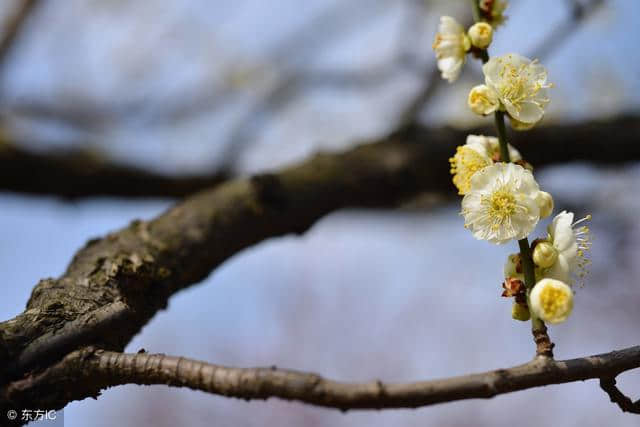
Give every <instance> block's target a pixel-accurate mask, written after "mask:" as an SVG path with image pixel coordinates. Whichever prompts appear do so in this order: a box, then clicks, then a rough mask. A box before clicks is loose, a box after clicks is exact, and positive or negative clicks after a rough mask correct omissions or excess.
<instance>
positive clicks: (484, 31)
mask: <svg viewBox="0 0 640 427" xmlns="http://www.w3.org/2000/svg"><path fill="white" fill-rule="evenodd" d="M469 39H470V40H471V44H472V45H474V46H475V47H477V48H480V49H486V48H487V47H488V46H489V45H490V44H491V40H492V39H493V28H491V25H489V24H487V23H486V22H478V23H476V24H473V25H472V26H471V28H469Z"/></svg>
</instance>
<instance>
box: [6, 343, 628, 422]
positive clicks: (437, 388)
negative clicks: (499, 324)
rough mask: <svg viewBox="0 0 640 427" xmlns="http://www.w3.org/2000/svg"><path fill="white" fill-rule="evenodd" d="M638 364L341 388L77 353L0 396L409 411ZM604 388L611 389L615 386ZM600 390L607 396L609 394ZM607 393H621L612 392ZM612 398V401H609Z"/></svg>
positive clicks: (569, 363) (571, 363)
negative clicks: (146, 388)
mask: <svg viewBox="0 0 640 427" xmlns="http://www.w3.org/2000/svg"><path fill="white" fill-rule="evenodd" d="M638 367H640V346H636V347H630V348H626V349H624V350H620V351H613V352H610V353H605V354H598V355H595V356H589V357H583V358H578V359H571V360H563V361H555V360H552V359H549V358H545V357H538V358H535V359H534V360H532V361H531V362H529V363H525V364H524V365H519V366H515V367H512V368H508V369H498V370H495V371H488V372H482V373H478V374H471V375H464V376H459V377H451V378H446V379H438V380H429V381H420V382H413V383H405V384H394V383H382V382H381V381H371V382H367V383H344V382H338V381H334V380H329V379H325V378H323V377H321V376H319V375H317V374H313V373H305V372H298V371H292V370H285V369H278V368H276V367H275V366H273V367H267V368H230V367H225V366H219V365H213V364H210V363H206V362H200V361H197V360H191V359H187V358H183V357H170V356H165V355H164V354H153V355H150V354H146V353H137V354H124V353H116V352H111V351H104V350H95V349H93V348H85V349H82V350H79V351H75V352H73V353H71V354H69V355H67V356H66V357H65V358H64V359H63V360H61V361H60V362H58V363H56V364H55V365H53V366H51V367H49V368H47V369H46V370H44V371H43V372H41V373H38V374H35V375H32V376H29V377H27V378H25V379H22V380H19V381H16V382H14V383H12V384H10V385H9V386H8V387H7V388H5V389H4V390H3V391H2V393H3V396H2V398H3V400H5V401H7V402H11V404H13V405H15V407H17V408H21V407H24V404H25V403H29V402H31V401H32V400H33V396H34V395H35V396H40V395H43V394H44V395H45V396H50V398H45V400H42V403H43V404H44V405H46V407H47V408H54V409H59V408H62V407H64V406H65V405H66V404H67V403H68V402H69V401H71V400H78V399H84V398H86V397H96V396H98V395H99V393H100V391H101V390H102V389H105V388H107V387H112V386H116V385H123V384H147V385H149V384H167V385H170V386H176V387H189V388H191V389H194V390H202V391H205V392H209V393H212V394H218V395H223V396H229V397H236V398H241V399H246V400H250V399H267V398H270V397H279V398H282V399H286V400H297V401H301V402H304V403H309V404H313V405H318V406H325V407H330V408H336V409H340V410H349V409H384V408H417V407H422V406H428V405H433V404H436V403H442V402H452V401H456V400H463V399H474V398H491V397H494V396H497V395H500V394H505V393H511V392H514V391H518V390H525V389H529V388H534V387H541V386H546V385H551V384H563V383H568V382H574V381H584V380H588V379H599V378H611V377H614V376H616V375H618V374H620V373H621V372H624V371H628V370H630V369H635V368H638ZM603 382H606V383H607V384H611V381H609V380H601V383H603ZM612 387H613V388H614V389H615V381H613V386H612ZM60 388H63V389H64V390H65V393H64V394H63V395H62V396H61V395H60V393H56V392H55V391H56V390H57V389H60ZM603 388H604V386H603ZM608 393H609V394H610V395H612V392H610V391H608ZM613 393H617V394H621V393H620V392H619V391H617V389H615V392H613ZM613 399H614V398H613V395H612V400H613ZM627 400H628V398H627ZM616 401H618V402H619V399H618V398H617V396H616ZM629 403H630V401H629ZM633 405H637V404H631V406H630V407H629V406H625V407H624V408H623V409H625V410H628V411H629V410H633V409H634V408H635V407H634V406H633ZM621 407H622V405H621ZM635 410H636V411H637V408H635Z"/></svg>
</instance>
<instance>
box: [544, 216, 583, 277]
mask: <svg viewBox="0 0 640 427" xmlns="http://www.w3.org/2000/svg"><path fill="white" fill-rule="evenodd" d="M573 217H574V215H573V213H571V212H567V211H562V212H560V213H559V214H558V215H556V217H555V218H553V221H552V222H551V224H550V225H549V227H548V231H549V236H548V237H547V239H546V240H547V241H548V242H549V243H550V244H551V245H553V248H554V249H555V250H556V251H557V258H556V260H555V262H554V263H553V265H551V266H550V267H548V268H546V269H544V270H543V271H542V272H541V274H542V277H549V278H552V279H557V280H561V281H563V282H565V283H569V284H571V283H573V281H572V276H577V277H578V278H579V279H582V278H583V277H584V276H585V275H586V268H587V266H588V265H589V263H590V261H589V260H588V259H587V258H586V254H587V251H588V250H589V249H590V248H591V239H590V235H589V227H587V226H584V225H583V226H579V225H580V224H581V223H582V222H584V221H587V220H589V219H591V216H590V215H587V216H586V217H584V218H582V219H580V220H578V221H576V222H573ZM576 226H578V227H576Z"/></svg>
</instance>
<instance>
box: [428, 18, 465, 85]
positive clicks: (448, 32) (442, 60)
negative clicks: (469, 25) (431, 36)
mask: <svg viewBox="0 0 640 427" xmlns="http://www.w3.org/2000/svg"><path fill="white" fill-rule="evenodd" d="M431 47H432V48H433V50H435V52H436V59H437V60H438V69H439V70H440V72H441V74H442V78H443V79H446V80H447V81H448V82H449V83H453V82H454V81H456V79H457V78H458V76H459V75H460V71H461V70H462V66H463V65H464V63H465V61H466V59H467V51H468V50H469V49H470V48H471V41H470V40H469V37H468V36H467V34H466V33H465V31H464V28H463V27H462V25H460V24H459V23H458V21H456V20H455V19H453V18H452V17H450V16H442V17H441V18H440V27H439V30H438V32H437V33H436V37H435V40H434V41H433V45H432V46H431Z"/></svg>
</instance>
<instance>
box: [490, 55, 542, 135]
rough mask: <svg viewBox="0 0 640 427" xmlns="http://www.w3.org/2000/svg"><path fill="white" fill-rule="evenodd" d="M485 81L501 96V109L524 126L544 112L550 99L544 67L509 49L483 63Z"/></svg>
mask: <svg viewBox="0 0 640 427" xmlns="http://www.w3.org/2000/svg"><path fill="white" fill-rule="evenodd" d="M482 71H483V72H484V76H485V83H486V85H487V86H488V87H489V88H490V89H491V90H493V91H494V92H495V94H496V96H497V98H498V99H499V100H500V108H501V110H504V111H506V112H507V113H508V114H509V116H510V117H511V118H513V119H515V120H516V121H517V122H519V127H522V128H526V127H527V126H529V125H532V124H535V123H537V122H538V121H540V119H542V116H543V115H544V108H545V107H546V105H547V104H548V103H549V98H548V97H547V89H548V88H550V87H552V85H551V84H549V83H547V70H546V69H545V68H544V67H543V66H542V65H540V64H538V62H537V61H535V60H534V61H532V60H530V59H529V58H525V57H524V56H520V55H518V54H515V53H510V54H507V55H504V56H498V57H493V58H491V59H489V61H488V62H487V63H486V64H484V65H483V66H482Z"/></svg>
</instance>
